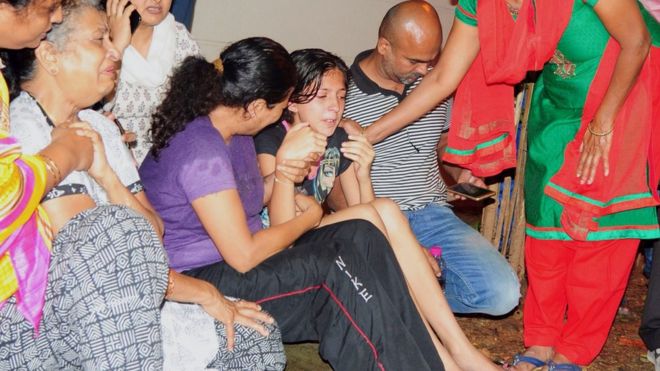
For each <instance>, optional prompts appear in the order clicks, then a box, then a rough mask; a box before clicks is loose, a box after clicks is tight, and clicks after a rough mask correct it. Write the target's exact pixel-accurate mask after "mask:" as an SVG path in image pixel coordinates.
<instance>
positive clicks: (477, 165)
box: [444, 0, 660, 240]
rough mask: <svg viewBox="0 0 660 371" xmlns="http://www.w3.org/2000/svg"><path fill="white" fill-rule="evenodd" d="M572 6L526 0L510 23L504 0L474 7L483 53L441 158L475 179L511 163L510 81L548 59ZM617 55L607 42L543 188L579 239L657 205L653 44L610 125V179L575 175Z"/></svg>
mask: <svg viewBox="0 0 660 371" xmlns="http://www.w3.org/2000/svg"><path fill="white" fill-rule="evenodd" d="M576 1H579V0H576ZM533 3H534V4H533ZM572 4H573V2H572V1H571V2H567V1H565V2H556V1H552V0H536V1H527V0H524V1H523V5H522V7H521V9H520V11H519V15H518V19H517V21H516V22H514V21H513V20H512V17H511V15H510V14H509V11H508V9H507V7H506V3H505V1H504V0H479V1H478V2H477V14H482V15H486V16H482V17H480V18H479V22H478V28H479V42H480V47H481V50H480V53H479V55H478V56H477V58H476V59H475V61H474V62H473V64H472V66H471V68H470V70H469V71H468V73H467V74H466V76H465V78H464V79H463V81H462V82H461V84H460V85H459V87H458V90H457V92H456V98H455V101H454V107H453V110H452V124H451V125H452V126H451V130H450V131H449V142H448V149H447V151H446V153H445V156H444V159H445V160H447V161H449V162H453V163H456V164H459V165H460V166H462V167H465V168H467V169H470V170H471V171H472V172H473V174H475V175H477V176H491V175H496V174H498V173H499V172H501V171H502V170H504V169H507V168H510V167H514V166H515V132H514V128H515V125H514V122H513V119H514V117H513V116H514V114H513V104H512V98H513V84H516V83H517V82H519V81H520V80H522V79H523V78H524V76H525V73H526V72H527V71H534V70H540V69H542V67H543V65H544V64H545V62H547V61H548V60H549V59H550V58H551V57H552V55H553V53H554V51H555V49H556V47H557V43H558V42H559V39H560V38H561V35H562V34H563V31H564V29H565V28H566V25H567V24H568V21H569V20H570V16H571V13H572ZM539 14H541V15H543V16H542V17H537V15H539ZM618 53H619V45H618V43H616V41H615V40H613V39H610V41H609V42H608V45H607V47H606V50H605V53H604V55H603V58H602V59H601V64H600V65H599V69H598V71H597V73H596V76H595V78H594V81H593V82H592V85H591V86H590V91H589V94H588V96H587V100H586V102H585V108H584V112H583V118H582V125H581V128H580V130H579V132H578V134H577V136H576V138H575V140H573V141H572V142H571V143H569V145H568V146H567V149H566V152H565V157H564V163H563V164H562V168H561V169H560V170H559V172H558V173H557V174H555V175H554V176H553V178H552V179H551V181H550V184H549V185H548V186H547V187H546V189H545V192H546V194H548V195H549V196H550V197H553V198H555V199H556V200H557V201H558V202H560V203H561V204H562V205H563V206H564V212H563V214H562V216H561V223H562V227H563V228H564V230H565V231H566V232H567V233H568V234H569V235H570V236H571V237H572V238H574V239H578V240H584V239H586V237H587V234H588V232H589V231H594V230H596V229H597V228H598V225H597V223H596V222H595V221H594V218H595V217H599V216H603V215H606V214H609V213H613V212H618V211H623V210H630V209H635V208H639V207H646V206H654V205H657V204H658V202H659V201H660V198H659V197H658V194H657V193H656V192H655V191H654V190H655V189H656V187H657V185H658V181H659V179H660V133H659V131H660V130H659V129H658V128H653V124H652V123H653V120H655V122H656V123H657V122H658V121H659V120H660V114H659V112H658V110H659V109H660V108H659V107H660V106H659V105H658V103H659V101H660V98H659V95H660V81H659V79H660V62H659V61H658V59H660V52H658V48H657V47H656V48H652V50H651V53H650V56H649V58H647V60H646V62H645V64H644V67H643V69H642V72H641V73H640V75H639V77H638V79H637V83H636V84H635V86H634V87H633V88H632V90H631V92H630V94H629V95H628V97H627V99H626V101H625V103H624V105H623V106H622V108H621V110H620V111H619V114H618V115H617V118H616V120H615V131H614V135H613V144H612V148H611V151H610V169H611V171H610V173H611V174H610V176H608V177H604V175H603V171H602V164H601V165H600V168H599V169H598V171H597V176H596V179H595V181H594V183H593V184H591V185H580V184H579V179H578V178H577V177H576V176H575V174H576V167H577V163H578V159H579V152H578V149H579V147H580V144H581V143H582V138H583V136H584V132H585V130H586V126H587V125H588V124H589V122H590V121H591V120H592V119H593V117H594V115H595V112H596V110H597V109H598V107H599V106H600V103H601V101H602V98H603V96H604V94H605V91H606V89H607V87H608V85H609V82H610V79H611V76H612V72H613V69H614V65H615V63H616V59H617V56H618ZM653 101H655V103H653ZM647 165H649V166H648V167H647ZM647 171H648V173H647ZM649 190H651V192H649Z"/></svg>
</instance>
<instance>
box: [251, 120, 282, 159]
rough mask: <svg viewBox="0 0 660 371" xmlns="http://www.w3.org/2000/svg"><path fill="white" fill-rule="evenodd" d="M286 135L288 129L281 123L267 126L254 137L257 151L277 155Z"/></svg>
mask: <svg viewBox="0 0 660 371" xmlns="http://www.w3.org/2000/svg"><path fill="white" fill-rule="evenodd" d="M285 136H286V131H285V130H284V128H282V126H281V125H280V124H274V125H270V126H268V127H266V128H265V129H263V130H262V131H260V132H259V134H257V135H256V136H255V137H254V145H255V148H256V150H257V153H258V154H271V155H275V154H276V153H277V150H278V149H279V148H280V145H281V144H282V141H284V137H285Z"/></svg>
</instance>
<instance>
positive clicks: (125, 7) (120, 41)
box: [105, 0, 135, 53]
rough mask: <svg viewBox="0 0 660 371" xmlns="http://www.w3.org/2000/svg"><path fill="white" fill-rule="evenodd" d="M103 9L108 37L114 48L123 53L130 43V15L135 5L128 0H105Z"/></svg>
mask: <svg viewBox="0 0 660 371" xmlns="http://www.w3.org/2000/svg"><path fill="white" fill-rule="evenodd" d="M105 11H106V14H107V15H108V26H109V27H110V39H111V40H112V43H113V44H114V46H115V48H117V50H119V52H120V53H123V52H124V49H126V48H127V47H128V45H129V44H130V43H131V37H132V34H131V21H130V16H131V13H133V11H135V5H133V4H129V0H107V3H106V8H105Z"/></svg>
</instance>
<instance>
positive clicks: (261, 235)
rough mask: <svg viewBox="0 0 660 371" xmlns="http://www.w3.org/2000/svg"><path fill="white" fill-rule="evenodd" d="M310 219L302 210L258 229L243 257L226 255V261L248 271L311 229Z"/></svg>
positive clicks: (239, 269) (236, 267)
mask: <svg viewBox="0 0 660 371" xmlns="http://www.w3.org/2000/svg"><path fill="white" fill-rule="evenodd" d="M312 219H313V217H312V215H311V214H310V213H309V212H304V213H302V214H300V215H299V216H297V217H294V218H293V219H291V220H289V221H287V222H285V223H281V224H279V225H275V226H271V227H270V228H267V229H262V230H260V231H259V232H257V233H255V234H254V235H253V236H252V244H250V246H247V248H245V249H244V250H243V257H242V258H240V260H238V259H230V258H229V257H226V260H227V263H228V264H229V265H230V266H231V267H232V268H234V269H236V270H237V271H239V272H247V271H249V270H250V269H252V268H254V267H256V266H257V265H259V264H260V263H261V262H263V261H264V260H266V259H268V258H269V257H271V256H273V255H275V254H277V253H278V252H280V251H282V250H284V249H286V248H288V247H289V246H291V245H292V244H293V243H294V242H295V241H296V240H297V239H298V238H299V237H300V236H301V235H302V234H303V233H305V232H307V231H308V230H310V229H312V228H313V227H314V226H315V225H316V223H313V222H312Z"/></svg>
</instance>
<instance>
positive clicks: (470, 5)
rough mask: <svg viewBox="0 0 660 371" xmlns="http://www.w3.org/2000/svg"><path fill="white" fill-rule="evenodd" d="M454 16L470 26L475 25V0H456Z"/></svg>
mask: <svg viewBox="0 0 660 371" xmlns="http://www.w3.org/2000/svg"><path fill="white" fill-rule="evenodd" d="M455 15H456V18H457V19H458V20H460V21H461V22H463V23H465V24H468V25H470V26H476V25H477V0H458V5H457V6H456V11H455Z"/></svg>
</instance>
